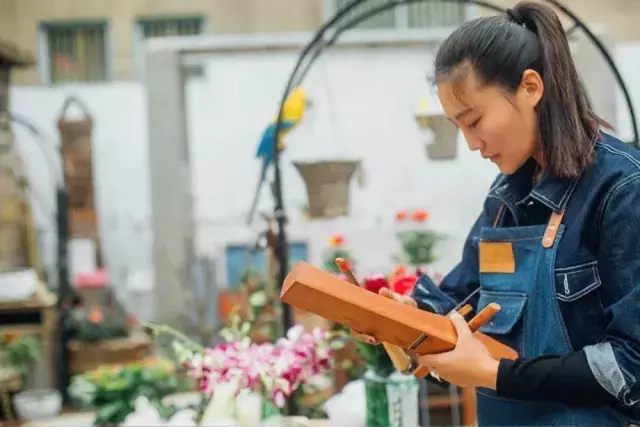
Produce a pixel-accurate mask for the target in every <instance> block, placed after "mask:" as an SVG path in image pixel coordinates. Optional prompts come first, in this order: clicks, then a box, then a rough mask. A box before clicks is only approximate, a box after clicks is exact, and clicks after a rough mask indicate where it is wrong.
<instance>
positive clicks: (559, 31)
mask: <svg viewBox="0 0 640 427" xmlns="http://www.w3.org/2000/svg"><path fill="white" fill-rule="evenodd" d="M469 68H470V69H472V70H473V71H474V72H475V75H476V76H477V77H478V78H479V80H480V81H481V83H482V84H494V85H498V86H501V87H502V88H504V89H506V90H508V91H509V92H514V91H515V90H516V89H517V88H518V86H519V85H520V83H521V81H522V76H523V73H524V71H525V70H527V69H532V70H535V71H537V72H538V73H539V74H540V76H541V77H542V80H543V82H544V92H543V95H542V99H541V100H540V103H539V104H538V106H537V113H538V129H539V133H540V138H541V140H542V145H543V153H544V154H543V155H544V160H545V169H546V170H547V171H548V172H549V173H550V174H551V175H553V176H557V177H566V178H576V177H578V176H579V175H580V174H581V173H582V172H583V171H584V169H585V168H586V167H587V166H589V165H590V164H591V163H592V162H593V146H594V143H595V141H596V139H597V138H598V136H599V129H600V126H603V127H610V126H609V125H608V123H606V122H605V121H604V120H602V119H601V118H600V117H598V116H597V115H596V114H595V113H594V112H593V111H592V110H591V108H590V106H589V102H588V100H587V96H586V93H585V90H584V88H583V86H582V84H581V82H580V80H579V78H578V73H577V71H576V68H575V65H574V63H573V59H572V57H571V52H570V50H569V43H568V41H567V37H566V34H565V32H564V29H563V28H562V24H561V23H560V20H559V18H558V16H557V15H556V13H555V12H554V11H553V10H552V9H551V8H549V7H547V6H544V5H542V4H539V3H533V2H521V3H518V4H517V5H516V6H515V7H514V8H513V9H508V10H507V12H506V13H505V14H504V15H499V16H490V17H484V18H478V19H475V20H472V21H469V22H466V23H465V24H463V25H462V26H460V27H459V28H458V29H456V30H455V31H454V32H453V33H452V34H451V35H450V36H449V37H448V38H447V39H446V40H445V41H444V42H443V44H442V45H441V46H440V49H439V50H438V53H437V55H436V60H435V78H436V81H441V80H443V79H446V78H454V77H455V76H458V77H459V72H460V71H464V70H465V69H469Z"/></svg>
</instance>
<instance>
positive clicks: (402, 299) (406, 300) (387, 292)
mask: <svg viewBox="0 0 640 427" xmlns="http://www.w3.org/2000/svg"><path fill="white" fill-rule="evenodd" d="M378 293H379V294H380V295H382V296H383V297H387V298H390V299H392V300H395V301H398V302H399V303H402V304H406V305H410V306H412V307H417V306H418V304H417V303H416V300H414V299H413V298H411V297H410V296H408V295H401V294H399V293H397V292H393V291H392V290H391V289H389V288H380V290H379V291H378Z"/></svg>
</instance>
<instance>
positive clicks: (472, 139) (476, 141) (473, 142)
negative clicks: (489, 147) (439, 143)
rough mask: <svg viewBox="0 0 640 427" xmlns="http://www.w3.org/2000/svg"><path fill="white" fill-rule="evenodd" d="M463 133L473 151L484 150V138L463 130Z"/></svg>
mask: <svg viewBox="0 0 640 427" xmlns="http://www.w3.org/2000/svg"><path fill="white" fill-rule="evenodd" d="M462 134H463V135H464V139H465V141H467V146H468V147H469V150H471V151H478V150H480V151H483V150H482V149H483V147H484V143H483V142H482V140H481V139H480V138H478V137H476V136H474V135H471V134H470V133H468V132H462Z"/></svg>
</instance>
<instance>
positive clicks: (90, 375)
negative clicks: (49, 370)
mask: <svg viewBox="0 0 640 427" xmlns="http://www.w3.org/2000/svg"><path fill="white" fill-rule="evenodd" d="M188 386H189V385H188V384H187V383H184V382H181V381H180V379H179V376H178V375H177V374H176V371H175V367H174V365H173V363H171V362H169V361H167V360H162V359H149V360H146V361H142V362H139V363H133V364H129V365H120V366H105V367H100V368H98V369H95V370H92V371H89V372H86V373H84V374H80V375H76V376H74V377H73V378H72V380H71V385H70V387H69V395H70V396H71V398H72V399H73V400H74V401H75V402H76V403H77V404H78V406H81V407H90V408H94V409H95V410H96V418H95V420H94V425H95V426H108V425H118V424H119V423H122V422H123V421H124V420H125V418H126V417H127V415H129V414H130V413H132V412H133V411H134V409H135V408H134V404H135V400H136V398H137V397H139V396H145V397H146V398H147V399H149V401H150V402H151V403H152V404H153V405H154V406H155V407H156V409H158V412H159V413H160V415H161V416H163V417H165V418H168V417H169V416H170V415H171V414H172V413H173V412H175V410H176V408H173V407H171V406H165V405H163V404H162V398H163V397H165V396H167V395H168V394H171V393H175V392H177V391H180V390H185V389H188Z"/></svg>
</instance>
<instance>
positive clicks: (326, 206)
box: [294, 160, 359, 218]
mask: <svg viewBox="0 0 640 427" xmlns="http://www.w3.org/2000/svg"><path fill="white" fill-rule="evenodd" d="M358 163H359V162H357V161H341V160H335V161H321V162H312V163H303V162H294V165H295V167H296V168H297V169H298V172H300V175H302V179H303V180H304V182H305V184H306V186H307V195H308V198H309V216H310V217H311V218H332V217H338V216H343V215H347V214H348V213H349V182H350V181H351V176H352V175H353V173H354V172H355V171H356V168H357V166H358Z"/></svg>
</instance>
